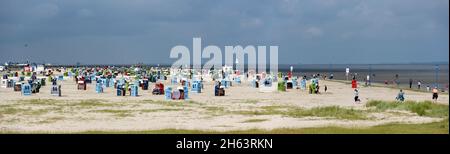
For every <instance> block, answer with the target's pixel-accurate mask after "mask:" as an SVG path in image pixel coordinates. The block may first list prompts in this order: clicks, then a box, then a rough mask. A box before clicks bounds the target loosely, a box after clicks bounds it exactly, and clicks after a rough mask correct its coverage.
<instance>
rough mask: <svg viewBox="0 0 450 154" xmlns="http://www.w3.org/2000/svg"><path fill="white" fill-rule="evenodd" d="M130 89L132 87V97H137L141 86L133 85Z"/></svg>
mask: <svg viewBox="0 0 450 154" xmlns="http://www.w3.org/2000/svg"><path fill="white" fill-rule="evenodd" d="M130 87H131V96H135V97H137V96H138V89H139V86H138V85H136V84H132V85H131V86H130Z"/></svg>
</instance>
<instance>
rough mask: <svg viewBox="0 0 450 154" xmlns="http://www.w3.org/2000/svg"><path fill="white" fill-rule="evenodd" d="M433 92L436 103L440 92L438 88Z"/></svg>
mask: <svg viewBox="0 0 450 154" xmlns="http://www.w3.org/2000/svg"><path fill="white" fill-rule="evenodd" d="M432 92H433V101H434V102H435V103H436V102H437V99H438V92H439V90H438V89H437V87H434V88H433V90H432Z"/></svg>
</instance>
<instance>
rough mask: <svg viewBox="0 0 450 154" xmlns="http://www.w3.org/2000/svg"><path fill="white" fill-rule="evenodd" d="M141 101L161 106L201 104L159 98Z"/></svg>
mask: <svg viewBox="0 0 450 154" xmlns="http://www.w3.org/2000/svg"><path fill="white" fill-rule="evenodd" d="M141 102H142V103H151V104H157V105H162V106H172V107H186V106H192V105H201V103H198V102H195V101H184V100H180V101H160V100H156V101H155V100H143V101H141Z"/></svg>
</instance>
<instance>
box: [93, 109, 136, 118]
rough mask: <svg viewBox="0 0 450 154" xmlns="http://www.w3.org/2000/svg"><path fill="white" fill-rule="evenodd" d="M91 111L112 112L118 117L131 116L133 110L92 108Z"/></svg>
mask: <svg viewBox="0 0 450 154" xmlns="http://www.w3.org/2000/svg"><path fill="white" fill-rule="evenodd" d="M91 112H101V113H112V114H114V115H115V116H117V117H129V116H132V115H133V114H132V112H133V110H110V109H104V110H92V111H91Z"/></svg>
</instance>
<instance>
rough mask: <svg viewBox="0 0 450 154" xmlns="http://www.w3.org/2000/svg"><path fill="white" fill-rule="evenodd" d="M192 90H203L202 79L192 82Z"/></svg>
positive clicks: (199, 91) (196, 91)
mask: <svg viewBox="0 0 450 154" xmlns="http://www.w3.org/2000/svg"><path fill="white" fill-rule="evenodd" d="M192 92H195V93H201V92H202V84H201V82H200V81H194V82H193V83H192Z"/></svg>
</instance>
